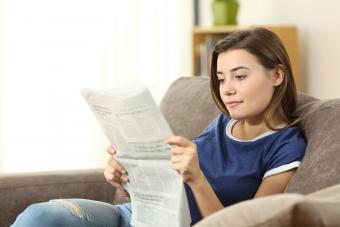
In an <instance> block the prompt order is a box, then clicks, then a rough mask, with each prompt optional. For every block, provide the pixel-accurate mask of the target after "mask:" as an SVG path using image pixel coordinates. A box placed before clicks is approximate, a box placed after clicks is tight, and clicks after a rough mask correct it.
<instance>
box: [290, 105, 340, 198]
mask: <svg viewBox="0 0 340 227" xmlns="http://www.w3.org/2000/svg"><path fill="white" fill-rule="evenodd" d="M298 112H299V113H300V116H301V118H302V123H301V126H302V129H303V131H304V133H305V136H306V139H307V142H308V143H307V150H306V154H305V157H304V159H303V161H302V164H301V166H300V167H299V169H298V171H297V172H296V174H295V175H294V177H293V178H292V180H291V181H290V183H289V184H288V186H287V188H286V192H295V193H303V194H308V193H312V192H315V191H317V190H319V189H322V188H326V187H328V186H332V185H335V184H339V183H340V174H339V173H340V165H339V163H340V137H339V135H340V99H336V100H314V101H312V102H309V103H306V104H304V105H302V106H300V107H299V108H298Z"/></svg>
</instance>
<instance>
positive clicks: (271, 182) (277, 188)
mask: <svg viewBox="0 0 340 227" xmlns="http://www.w3.org/2000/svg"><path fill="white" fill-rule="evenodd" d="M295 172H296V169H293V170H289V171H286V172H283V173H279V174H275V175H272V176H269V177H266V178H265V179H264V180H263V181H262V183H261V184H260V187H259V188H258V189H257V192H256V194H255V196H254V197H255V198H256V197H261V196H267V195H273V194H279V193H283V192H284V190H285V188H286V186H287V184H288V182H289V180H290V179H291V178H292V176H293V175H294V174H295Z"/></svg>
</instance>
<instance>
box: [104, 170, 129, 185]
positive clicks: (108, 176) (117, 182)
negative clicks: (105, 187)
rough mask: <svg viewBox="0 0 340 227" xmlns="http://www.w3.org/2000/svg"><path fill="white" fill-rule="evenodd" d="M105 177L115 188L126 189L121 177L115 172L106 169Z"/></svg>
mask: <svg viewBox="0 0 340 227" xmlns="http://www.w3.org/2000/svg"><path fill="white" fill-rule="evenodd" d="M104 175H105V178H106V180H107V181H108V182H109V183H110V184H111V185H112V186H114V187H115V188H118V189H124V187H123V186H122V184H121V182H120V180H119V178H117V177H116V176H115V175H114V174H112V173H110V172H109V171H105V172H104Z"/></svg>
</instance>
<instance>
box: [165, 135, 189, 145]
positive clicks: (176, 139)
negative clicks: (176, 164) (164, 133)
mask: <svg viewBox="0 0 340 227" xmlns="http://www.w3.org/2000/svg"><path fill="white" fill-rule="evenodd" d="M165 143H167V144H169V145H177V146H182V147H188V146H192V145H193V143H192V142H191V141H190V140H188V139H187V138H185V137H183V136H171V137H169V138H168V139H166V140H165Z"/></svg>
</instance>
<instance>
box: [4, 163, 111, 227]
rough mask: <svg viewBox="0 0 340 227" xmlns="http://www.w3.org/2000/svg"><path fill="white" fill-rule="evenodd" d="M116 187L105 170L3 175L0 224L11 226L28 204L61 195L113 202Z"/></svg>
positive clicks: (60, 196)
mask: <svg viewBox="0 0 340 227" xmlns="http://www.w3.org/2000/svg"><path fill="white" fill-rule="evenodd" d="M115 193H116V190H115V189H114V188H113V187H112V186H111V185H110V184H108V183H107V182H106V180H105V178H104V175H103V170H102V169H92V170H70V171H54V172H37V173H20V174H2V175H0V201H1V203H0V226H10V224H11V223H13V222H14V220H15V218H16V216H17V215H18V214H19V213H21V212H22V211H23V210H24V209H25V208H26V207H27V206H28V205H30V204H32V203H37V202H43V201H49V200H50V199H57V198H84V199H92V200H98V201H104V202H109V203H112V202H113V200H114V197H115Z"/></svg>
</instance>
